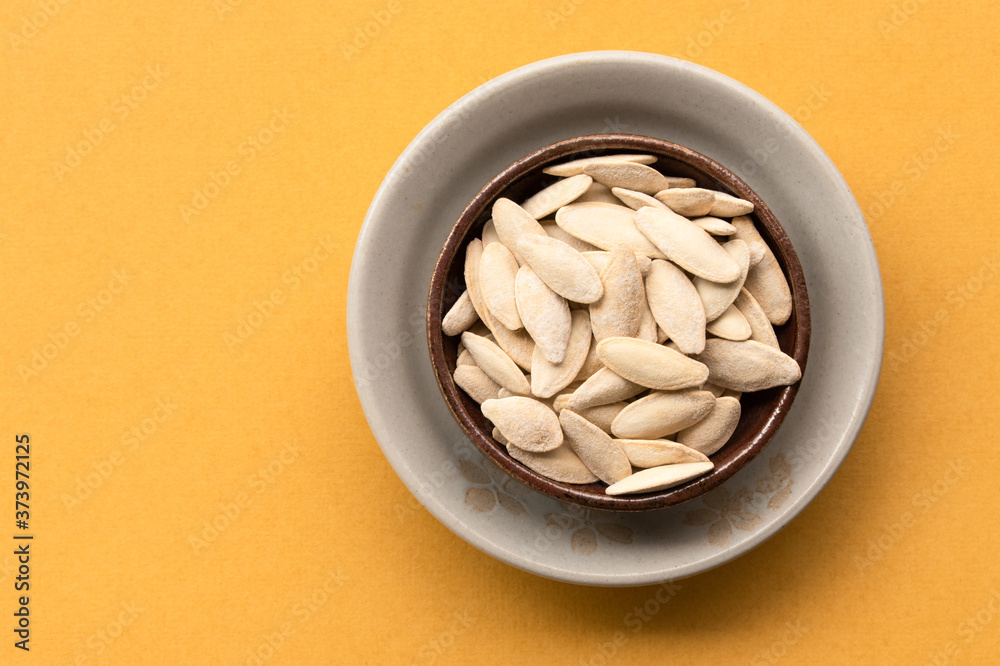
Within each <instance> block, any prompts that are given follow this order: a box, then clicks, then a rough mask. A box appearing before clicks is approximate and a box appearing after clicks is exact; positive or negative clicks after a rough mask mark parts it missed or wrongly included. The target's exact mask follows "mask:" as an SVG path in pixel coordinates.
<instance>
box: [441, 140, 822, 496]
mask: <svg viewBox="0 0 1000 666" xmlns="http://www.w3.org/2000/svg"><path fill="white" fill-rule="evenodd" d="M615 150H625V151H634V152H651V153H653V154H656V155H657V156H658V157H666V158H669V159H672V160H675V161H678V162H681V163H684V164H685V165H687V166H689V167H691V168H692V169H694V170H696V171H697V172H699V173H700V174H702V175H704V176H705V177H707V178H708V179H710V180H711V181H712V185H713V186H715V187H717V188H718V189H719V190H720V191H727V192H729V193H730V194H733V195H735V196H738V197H740V198H743V199H746V200H748V201H751V202H752V203H753V204H754V212H753V213H752V214H751V216H752V217H753V218H754V222H755V226H757V227H758V230H760V227H761V226H763V227H764V229H765V230H766V233H765V234H762V236H763V237H764V240H765V242H767V243H768V246H769V247H770V248H771V250H772V251H773V253H774V255H775V257H776V258H777V260H778V262H779V265H780V266H781V268H782V271H783V272H784V274H785V277H786V279H787V280H788V283H789V287H790V289H791V292H792V299H793V308H792V316H791V318H790V320H789V323H790V324H792V332H793V345H792V347H791V348H790V349H783V350H782V351H784V352H785V353H787V354H788V355H789V356H791V357H792V358H794V359H795V360H796V362H798V364H799V367H800V369H801V370H802V372H803V375H804V373H805V369H806V361H807V359H808V352H809V340H810V332H811V323H810V311H809V298H808V293H807V290H806V284H805V275H804V272H803V270H802V267H801V264H800V263H799V259H798V256H797V254H796V253H795V250H794V248H793V247H792V244H791V240H790V239H789V238H788V236H787V234H786V233H785V231H784V229H783V227H782V226H781V224H780V223H779V222H778V220H777V218H776V217H775V216H774V214H773V213H772V212H771V210H770V209H769V208H768V207H767V205H766V203H765V202H764V201H763V200H761V198H760V197H759V196H758V195H757V194H756V193H755V192H754V191H753V190H752V189H751V188H750V186H749V185H747V184H746V183H745V182H744V181H743V180H742V179H740V178H739V177H737V176H736V175H735V174H734V173H733V172H731V171H730V170H729V169H727V168H726V167H725V166H723V165H722V164H720V163H718V162H716V161H715V160H712V159H711V158H709V157H707V156H705V155H703V154H701V153H698V152H696V151H694V150H691V149H690V148H687V147H685V146H681V145H679V144H676V143H673V142H670V141H667V140H665V139H659V138H654V137H649V136H641V135H634V134H591V135H584V136H578V137H573V138H570V139H565V140H562V141H558V142H555V143H552V144H549V145H547V146H544V147H542V148H540V149H538V150H535V151H533V152H532V153H530V154H528V155H526V156H524V157H522V158H521V159H519V160H517V161H516V162H514V163H513V164H511V165H510V166H508V167H507V168H506V169H504V170H503V171H502V172H501V173H500V174H498V175H497V176H495V177H494V178H493V179H492V180H491V181H490V182H489V183H488V184H487V185H486V186H485V187H483V188H482V189H481V190H480V191H479V192H478V193H477V194H476V196H475V197H473V199H472V200H471V201H470V202H469V204H468V205H467V206H466V207H465V209H464V210H463V211H462V213H461V215H460V216H459V218H458V220H457V221H456V223H455V224H454V225H453V226H452V228H451V231H450V232H449V234H448V237H447V239H446V240H445V243H444V245H443V246H442V249H441V252H440V254H439V255H438V258H437V261H436V262H435V266H434V271H433V274H432V277H431V283H430V289H429V293H428V305H427V339H428V350H429V352H430V356H431V366H432V368H433V370H434V376H435V379H436V381H437V384H438V387H439V389H440V390H441V392H442V395H443V396H444V398H445V404H446V405H447V406H448V409H449V411H450V412H451V414H452V416H453V417H454V418H455V420H456V421H457V422H458V424H459V426H460V427H461V428H462V430H463V431H464V432H465V434H466V436H468V437H469V438H470V439H471V440H472V442H473V444H474V445H475V446H476V448H478V449H479V450H480V451H481V452H482V453H483V455H485V456H486V457H487V458H489V459H490V460H491V461H493V462H494V463H495V464H497V465H498V466H499V467H500V469H502V470H503V471H504V472H505V473H507V474H509V475H511V476H512V477H514V478H516V479H518V480H519V481H521V482H522V483H524V484H526V485H527V486H529V487H530V488H532V489H534V490H536V491H538V492H541V493H543V494H545V495H548V496H550V497H553V498H555V499H558V500H561V501H565V502H571V503H574V504H578V505H581V506H584V507H586V508H591V509H602V510H610V511H652V510H657V509H663V508H667V507H670V506H674V505H677V504H681V503H683V502H687V501H690V500H693V499H695V498H697V497H699V496H701V495H703V494H704V493H706V492H708V491H710V490H712V489H713V488H715V487H717V486H719V485H721V484H722V483H724V482H725V481H726V480H728V479H729V478H731V477H732V476H734V475H735V474H736V473H737V472H738V471H739V470H740V469H742V468H743V467H744V466H746V465H747V464H748V463H749V462H750V461H751V460H753V458H755V457H756V456H757V455H758V454H760V453H761V452H762V451H763V449H764V448H765V447H766V446H767V444H768V443H769V442H770V441H771V439H772V438H773V437H774V435H775V434H776V433H777V430H778V428H779V427H780V425H781V422H782V421H783V420H784V418H785V416H786V415H787V414H788V411H789V410H790V408H791V405H792V401H793V400H794V398H795V395H796V394H797V392H798V388H799V386H800V385H801V379H800V380H799V381H798V382H796V383H795V384H792V385H791V386H786V387H783V388H782V389H781V390H780V391H779V392H778V394H777V396H776V399H775V398H772V400H774V407H773V408H772V409H771V410H770V416H769V417H768V418H767V420H766V422H765V424H764V427H763V428H762V429H761V430H759V431H758V432H757V433H756V434H754V435H753V436H752V437H751V438H750V440H749V441H748V442H746V443H745V444H744V445H743V446H742V447H741V448H739V449H738V450H736V453H735V455H734V456H733V457H731V458H729V459H727V460H726V461H725V462H724V463H722V464H719V465H717V466H716V467H715V468H714V469H712V470H711V471H710V472H709V473H707V474H705V475H703V476H701V477H698V478H696V479H693V480H691V481H689V482H687V483H684V484H681V485H679V486H675V487H673V488H668V489H666V490H661V491H656V492H652V493H643V494H637V495H620V496H610V495H604V494H598V493H596V492H593V491H590V490H587V488H589V486H576V485H575V484H567V483H561V482H558V481H553V480H551V479H548V478H547V477H544V476H542V475H540V474H538V473H537V472H535V471H533V470H531V469H530V468H528V467H527V466H525V465H523V464H522V463H520V462H518V461H516V460H514V459H513V458H512V457H511V456H510V455H509V454H508V453H507V452H506V450H505V449H504V448H503V447H502V446H501V445H499V444H498V443H497V442H496V441H495V440H494V439H493V438H492V436H489V435H487V434H486V433H484V432H483V431H482V430H481V429H480V428H479V427H478V426H476V424H475V423H474V420H473V418H472V416H471V415H470V414H469V412H468V410H467V409H466V406H465V405H464V404H463V399H462V397H461V393H460V392H461V389H459V388H458V387H457V386H456V384H455V382H454V379H453V377H452V369H451V368H449V366H448V363H447V360H446V358H445V352H444V335H443V332H442V331H441V320H442V317H443V314H444V297H445V294H446V291H447V277H448V274H449V273H450V272H451V268H452V265H453V264H454V262H455V261H456V260H457V259H458V257H459V252H460V250H461V248H462V247H463V246H464V245H465V244H466V236H467V234H468V233H469V231H470V230H471V229H472V228H473V227H474V226H476V225H477V223H478V222H479V221H480V220H481V219H482V216H483V214H484V212H485V211H486V209H487V207H488V206H489V205H490V204H492V202H493V201H495V200H496V199H497V198H498V197H499V196H501V195H502V194H503V193H504V192H505V191H507V190H508V189H509V188H510V187H511V186H513V185H515V184H516V183H517V182H518V181H520V180H521V179H523V178H526V177H529V176H531V175H533V174H536V173H537V172H539V171H540V170H541V169H542V168H544V167H545V166H547V165H548V164H551V163H553V162H556V161H559V160H564V159H566V158H568V157H573V158H574V159H578V158H580V157H582V156H586V155H587V154H588V153H594V154H603V153H606V152H608V151H615Z"/></svg>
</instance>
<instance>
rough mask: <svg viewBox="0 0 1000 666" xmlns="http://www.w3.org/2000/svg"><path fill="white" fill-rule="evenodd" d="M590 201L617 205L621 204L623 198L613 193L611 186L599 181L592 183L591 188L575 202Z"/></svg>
mask: <svg viewBox="0 0 1000 666" xmlns="http://www.w3.org/2000/svg"><path fill="white" fill-rule="evenodd" d="M588 201H596V202H598V203H609V204H614V205H616V206H620V205H621V200H620V199H619V198H618V197H616V196H615V195H614V194H612V193H611V188H610V187H608V186H607V185H601V184H600V183H598V182H597V181H594V182H593V183H591V184H590V189H588V190H587V191H586V192H584V193H583V194H582V195H580V198H579V199H577V200H576V202H575V203H586V202H588Z"/></svg>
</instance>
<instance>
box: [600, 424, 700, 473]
mask: <svg viewBox="0 0 1000 666" xmlns="http://www.w3.org/2000/svg"><path fill="white" fill-rule="evenodd" d="M702 420H704V419H702ZM615 443H616V444H618V446H620V447H622V451H624V452H625V455H627V456H628V460H629V462H630V463H632V465H633V466H635V467H643V468H647V467H659V466H660V465H675V464H677V463H692V462H708V456H706V455H705V454H704V453H699V452H698V451H695V450H694V449H692V448H689V447H687V446H684V445H683V444H678V443H677V442H671V441H670V440H669V439H616V440H615Z"/></svg>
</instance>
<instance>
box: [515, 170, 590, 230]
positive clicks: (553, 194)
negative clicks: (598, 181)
mask: <svg viewBox="0 0 1000 666" xmlns="http://www.w3.org/2000/svg"><path fill="white" fill-rule="evenodd" d="M593 182H594V179H593V178H591V177H590V176H585V175H583V174H580V175H578V176H570V177H569V178H564V179H562V180H557V181H556V182H554V183H552V184H551V185H549V186H548V187H546V188H545V189H543V190H541V191H539V192H538V193H536V194H534V195H532V196H531V197H529V198H528V199H527V200H526V201H525V202H524V203H523V204H521V208H523V209H524V211H525V212H526V213H528V215H530V216H532V217H533V218H535V219H536V220H540V219H542V218H543V217H545V216H546V215H548V214H549V213H554V212H555V211H557V210H559V208H560V207H561V206H565V205H566V204H568V203H571V202H573V201H575V200H576V199H577V198H579V197H580V195H582V194H583V193H584V192H586V191H587V189H588V188H589V187H590V184H591V183H593Z"/></svg>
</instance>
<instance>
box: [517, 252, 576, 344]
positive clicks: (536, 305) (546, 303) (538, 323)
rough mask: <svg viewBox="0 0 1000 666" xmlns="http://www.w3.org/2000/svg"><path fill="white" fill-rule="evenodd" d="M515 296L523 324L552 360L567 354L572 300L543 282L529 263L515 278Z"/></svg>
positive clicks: (522, 267)
mask: <svg viewBox="0 0 1000 666" xmlns="http://www.w3.org/2000/svg"><path fill="white" fill-rule="evenodd" d="M514 298H515V300H516V301H517V311H518V313H519V314H520V315H521V322H522V323H523V324H524V328H525V330H526V331H528V334H529V335H531V338H532V339H533V340H534V341H535V345H536V346H539V347H541V348H542V353H543V354H545V358H547V359H548V360H549V361H551V362H552V363H562V361H563V359H564V358H565V357H566V346H567V345H568V344H569V333H570V327H571V324H572V319H571V317H570V311H569V303H567V302H566V299H565V298H563V297H562V296H560V295H559V294H557V293H556V292H554V291H552V289H550V288H549V286H548V285H547V284H545V283H544V282H542V280H541V278H539V277H538V276H537V275H536V274H535V272H534V271H533V270H531V268H530V267H529V266H521V268H520V270H518V272H517V277H516V278H515V280H514Z"/></svg>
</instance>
